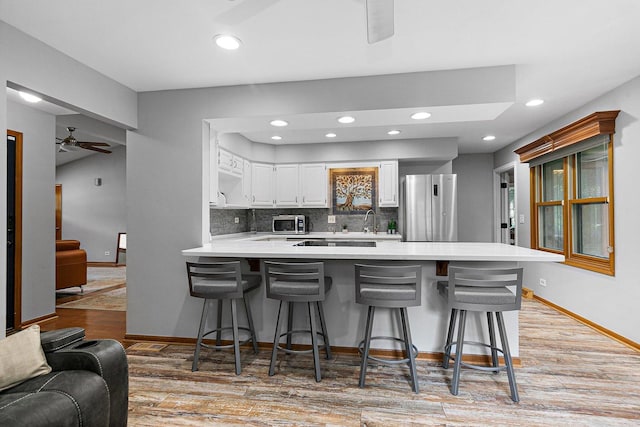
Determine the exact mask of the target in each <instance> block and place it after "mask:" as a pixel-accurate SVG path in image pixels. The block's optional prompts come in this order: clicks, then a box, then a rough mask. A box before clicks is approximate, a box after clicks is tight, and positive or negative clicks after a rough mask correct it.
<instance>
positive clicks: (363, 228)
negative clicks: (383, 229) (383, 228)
mask: <svg viewBox="0 0 640 427" xmlns="http://www.w3.org/2000/svg"><path fill="white" fill-rule="evenodd" d="M369 214H372V216H371V217H372V218H373V230H372V231H373V233H374V234H375V233H377V232H378V230H377V228H376V213H375V212H374V211H373V209H369V210H368V211H367V213H365V214H364V221H363V223H362V231H363V232H364V233H368V232H369V231H370V230H369V227H367V219H369Z"/></svg>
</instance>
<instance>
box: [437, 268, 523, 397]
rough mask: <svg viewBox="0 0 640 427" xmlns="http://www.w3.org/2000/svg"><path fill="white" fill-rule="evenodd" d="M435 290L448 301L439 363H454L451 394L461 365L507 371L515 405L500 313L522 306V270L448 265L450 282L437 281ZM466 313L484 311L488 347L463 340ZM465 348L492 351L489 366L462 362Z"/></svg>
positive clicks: (456, 386)
mask: <svg viewBox="0 0 640 427" xmlns="http://www.w3.org/2000/svg"><path fill="white" fill-rule="evenodd" d="M437 287H438V291H439V293H440V294H441V295H442V296H444V297H445V298H446V299H447V303H448V308H449V310H450V311H451V315H450V319H449V327H448V331H447V338H446V341H445V345H444V356H443V361H442V366H443V367H444V368H445V369H447V368H449V361H451V360H453V361H454V368H453V378H452V380H451V394H453V395H457V394H458V388H459V383H460V370H461V367H463V366H464V367H467V368H472V369H476V370H481V371H491V372H499V371H502V370H506V371H507V377H508V379H509V387H510V389H511V399H512V400H513V401H514V402H518V401H519V400H520V398H519V395H518V388H517V385H516V378H515V373H514V370H513V361H512V358H511V352H510V350H509V342H508V340H507V334H506V331H505V327H504V318H503V316H502V312H504V311H512V310H519V309H520V306H521V303H522V298H521V297H522V268H500V269H484V268H463V267H451V266H450V267H449V280H448V281H439V282H438V283H437ZM510 288H514V290H513V291H512V290H511V289H510ZM468 311H472V312H486V314H487V324H488V329H489V343H488V344H487V343H483V342H474V341H465V340H464V335H465V325H466V319H467V312H468ZM494 314H495V317H496V321H497V324H498V332H499V334H500V342H501V347H498V345H497V341H496V336H495V329H494V320H493V315H494ZM458 315H459V319H458V325H457V328H458V335H457V339H456V341H453V336H454V332H455V329H456V319H457V318H458ZM465 345H473V346H480V347H485V348H488V349H489V351H490V352H491V366H484V365H479V364H472V363H467V362H463V361H462V357H463V347H464V346H465ZM454 347H455V355H452V354H451V351H452V348H454ZM499 353H500V354H502V355H503V356H504V363H505V365H504V366H500V363H499V358H498V354H499Z"/></svg>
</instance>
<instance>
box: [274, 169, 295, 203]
mask: <svg viewBox="0 0 640 427" xmlns="http://www.w3.org/2000/svg"><path fill="white" fill-rule="evenodd" d="M275 184H276V185H275V193H276V206H278V207H298V206H300V203H299V200H300V194H299V193H300V191H299V189H300V187H299V179H298V165H297V164H294V165H276V166H275Z"/></svg>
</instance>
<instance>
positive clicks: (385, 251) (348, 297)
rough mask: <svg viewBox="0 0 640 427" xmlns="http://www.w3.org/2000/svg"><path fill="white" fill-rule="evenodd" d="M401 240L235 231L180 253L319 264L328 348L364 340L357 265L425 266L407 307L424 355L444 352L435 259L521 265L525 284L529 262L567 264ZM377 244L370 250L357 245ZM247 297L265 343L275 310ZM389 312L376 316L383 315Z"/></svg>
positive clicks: (511, 322) (514, 321)
mask: <svg viewBox="0 0 640 427" xmlns="http://www.w3.org/2000/svg"><path fill="white" fill-rule="evenodd" d="M398 237H399V236H394V235H386V234H372V233H347V234H341V233H335V234H334V233H310V234H307V235H295V236H283V235H279V236H273V235H270V234H249V233H240V234H235V235H227V236H216V237H215V238H214V239H213V240H212V241H211V243H209V244H205V245H204V246H202V247H198V248H193V249H186V250H183V251H182V254H183V255H184V256H185V257H188V258H194V257H197V258H203V257H204V258H207V257H211V258H240V259H287V260H322V261H324V262H325V274H327V275H329V276H331V277H332V278H333V287H332V289H331V290H330V291H329V292H328V293H327V297H326V301H325V304H324V307H325V311H326V315H327V327H328V330H329V333H330V334H331V338H332V345H334V346H337V347H351V348H354V347H357V344H358V342H359V341H360V340H361V339H362V333H363V332H362V331H363V328H364V322H365V318H366V310H365V309H363V307H361V306H359V305H358V304H356V303H355V285H354V267H353V266H354V264H355V263H375V264H383V263H397V262H404V263H414V264H420V265H422V267H423V268H422V274H423V277H422V286H423V289H422V304H421V305H420V306H418V307H411V308H409V316H410V319H411V324H412V325H413V339H414V344H415V345H416V346H417V347H418V349H419V350H420V352H421V353H425V352H426V353H439V352H441V351H442V345H443V342H444V334H445V329H446V325H447V321H448V313H447V310H446V305H445V302H444V301H443V299H442V298H441V297H440V295H439V294H438V291H437V289H436V281H437V280H438V279H440V280H442V279H443V278H442V277H438V276H436V268H435V264H436V261H449V262H450V263H451V264H464V265H472V266H495V265H501V266H515V265H518V264H521V263H524V264H521V265H524V268H525V280H526V263H528V262H562V261H564V257H563V256H562V255H556V254H552V253H548V252H542V251H537V250H532V249H528V248H523V247H518V246H511V245H505V244H501V243H481V242H402V241H400V240H398ZM303 241H316V242H319V241H324V242H326V246H325V245H324V243H323V245H322V246H319V245H316V244H311V245H301V244H300V242H303ZM374 241H375V246H373V245H371V244H362V243H363V242H374ZM340 242H343V243H340ZM344 242H349V243H344ZM247 271H248V266H247ZM254 274H258V273H257V272H255V273H254ZM526 285H527V284H526V282H525V286H526ZM252 298H253V299H254V301H252V307H255V308H254V311H255V312H254V320H255V322H256V328H257V334H258V340H259V341H261V342H270V341H271V340H272V339H273V330H274V327H275V325H274V324H273V323H274V319H275V318H276V316H275V313H276V310H277V304H276V303H275V302H273V301H269V300H267V299H266V298H265V293H264V289H263V288H262V289H261V291H260V292H256V294H255V295H253V296H252ZM387 314H388V313H384V314H383V312H381V313H380V315H381V316H380V317H381V318H382V316H383V315H387ZM505 318H506V323H507V330H508V339H509V344H510V345H511V347H512V354H513V355H514V356H516V357H517V356H518V355H519V351H518V349H519V341H518V315H517V312H509V313H505ZM381 320H382V319H381ZM390 320H391V319H388V321H380V322H379V326H378V324H377V325H376V328H375V329H376V330H374V334H375V335H391V334H392V332H393V331H391V330H387V329H385V326H387V325H393V324H394V322H391V321H390ZM300 321H302V318H301V319H300ZM477 324H480V323H479V322H470V323H469V326H468V331H467V332H468V336H469V337H470V339H471V340H476V339H475V338H479V337H481V335H480V334H483V332H482V330H481V328H480V327H476V325H477ZM474 335H475V338H474ZM478 340H479V339H478Z"/></svg>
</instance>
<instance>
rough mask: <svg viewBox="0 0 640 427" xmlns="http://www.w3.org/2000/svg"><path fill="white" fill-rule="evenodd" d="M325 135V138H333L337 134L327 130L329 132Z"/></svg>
mask: <svg viewBox="0 0 640 427" xmlns="http://www.w3.org/2000/svg"><path fill="white" fill-rule="evenodd" d="M325 136H326V137H327V138H335V137H336V136H338V135H336V134H335V133H333V132H329V133H328V134H326V135H325Z"/></svg>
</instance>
